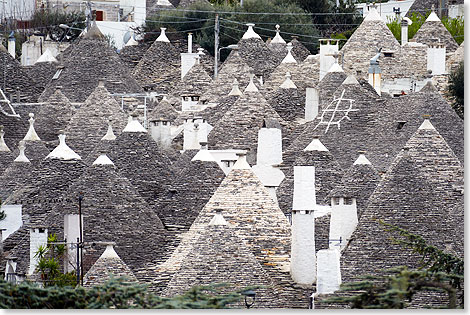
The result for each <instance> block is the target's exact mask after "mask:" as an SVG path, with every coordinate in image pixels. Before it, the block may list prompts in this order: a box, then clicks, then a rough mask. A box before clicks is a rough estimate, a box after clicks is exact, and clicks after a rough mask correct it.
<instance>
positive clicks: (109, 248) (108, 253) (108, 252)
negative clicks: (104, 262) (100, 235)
mask: <svg viewBox="0 0 470 315" xmlns="http://www.w3.org/2000/svg"><path fill="white" fill-rule="evenodd" d="M100 258H103V259H105V258H119V259H120V257H119V256H118V254H117V253H116V251H115V250H114V246H113V244H107V245H106V249H105V250H104V252H103V254H101V256H100Z"/></svg>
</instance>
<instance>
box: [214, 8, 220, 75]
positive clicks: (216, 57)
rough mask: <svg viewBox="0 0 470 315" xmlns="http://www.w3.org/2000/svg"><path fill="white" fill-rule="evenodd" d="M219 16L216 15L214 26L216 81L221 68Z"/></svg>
mask: <svg viewBox="0 0 470 315" xmlns="http://www.w3.org/2000/svg"><path fill="white" fill-rule="evenodd" d="M219 31H220V25H219V15H218V14H216V15H215V24H214V36H215V39H214V80H215V79H217V72H218V66H219Z"/></svg>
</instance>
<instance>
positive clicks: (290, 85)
mask: <svg viewBox="0 0 470 315" xmlns="http://www.w3.org/2000/svg"><path fill="white" fill-rule="evenodd" d="M280 87H281V89H296V88H297V86H296V85H295V83H294V82H293V81H292V80H291V75H290V72H287V73H286V79H285V80H284V82H283V83H282V84H281V86H280Z"/></svg>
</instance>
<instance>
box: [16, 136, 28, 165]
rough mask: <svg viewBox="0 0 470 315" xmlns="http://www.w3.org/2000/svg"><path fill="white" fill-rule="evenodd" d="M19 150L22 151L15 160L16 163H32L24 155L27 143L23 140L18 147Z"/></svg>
mask: <svg viewBox="0 0 470 315" xmlns="http://www.w3.org/2000/svg"><path fill="white" fill-rule="evenodd" d="M18 149H19V150H20V154H19V155H18V157H17V158H16V159H15V160H14V162H22V163H31V161H30V160H29V159H28V158H27V157H26V155H25V154H24V150H25V149H26V147H25V143H24V141H23V140H22V141H20V145H19V146H18Z"/></svg>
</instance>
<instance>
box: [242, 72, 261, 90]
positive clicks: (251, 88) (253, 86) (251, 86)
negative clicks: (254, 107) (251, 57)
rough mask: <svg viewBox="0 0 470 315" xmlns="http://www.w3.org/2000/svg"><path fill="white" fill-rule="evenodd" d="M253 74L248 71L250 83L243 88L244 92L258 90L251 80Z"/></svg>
mask: <svg viewBox="0 0 470 315" xmlns="http://www.w3.org/2000/svg"><path fill="white" fill-rule="evenodd" d="M254 76H255V75H254V74H253V73H250V83H248V85H247V86H246V88H245V91H244V92H258V88H257V87H256V85H255V83H254V82H253V78H254Z"/></svg>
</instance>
